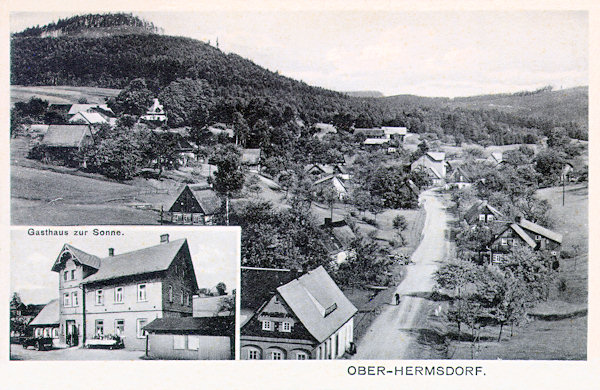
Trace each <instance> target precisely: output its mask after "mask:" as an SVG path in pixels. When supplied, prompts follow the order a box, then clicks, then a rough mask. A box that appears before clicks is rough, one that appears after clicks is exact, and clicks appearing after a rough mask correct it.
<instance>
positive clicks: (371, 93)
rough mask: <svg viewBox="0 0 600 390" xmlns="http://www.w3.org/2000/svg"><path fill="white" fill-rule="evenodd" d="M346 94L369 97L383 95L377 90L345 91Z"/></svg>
mask: <svg viewBox="0 0 600 390" xmlns="http://www.w3.org/2000/svg"><path fill="white" fill-rule="evenodd" d="M344 93H345V94H346V95H348V96H354V97H371V98H380V97H383V96H384V95H383V93H381V92H379V91H346V92H344Z"/></svg>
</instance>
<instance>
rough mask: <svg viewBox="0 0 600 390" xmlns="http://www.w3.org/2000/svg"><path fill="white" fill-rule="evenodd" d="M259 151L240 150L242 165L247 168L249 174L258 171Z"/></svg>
mask: <svg viewBox="0 0 600 390" xmlns="http://www.w3.org/2000/svg"><path fill="white" fill-rule="evenodd" d="M260 158H261V152H260V149H244V150H242V165H244V166H245V167H247V168H248V170H249V171H251V172H259V171H260Z"/></svg>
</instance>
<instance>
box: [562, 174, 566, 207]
mask: <svg viewBox="0 0 600 390" xmlns="http://www.w3.org/2000/svg"><path fill="white" fill-rule="evenodd" d="M565 177H566V175H565V174H563V175H562V187H563V190H562V205H563V207H564V206H565Z"/></svg>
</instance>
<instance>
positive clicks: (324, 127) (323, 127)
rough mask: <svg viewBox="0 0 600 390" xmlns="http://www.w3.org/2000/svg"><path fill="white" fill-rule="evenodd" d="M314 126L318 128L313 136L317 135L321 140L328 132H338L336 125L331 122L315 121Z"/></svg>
mask: <svg viewBox="0 0 600 390" xmlns="http://www.w3.org/2000/svg"><path fill="white" fill-rule="evenodd" d="M313 127H314V128H315V130H316V133H315V134H314V135H313V137H316V138H318V139H319V140H322V139H323V138H324V137H325V136H326V135H327V134H336V133H337V129H336V128H335V126H334V125H332V124H329V123H315V124H314V125H313Z"/></svg>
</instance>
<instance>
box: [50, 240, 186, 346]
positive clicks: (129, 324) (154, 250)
mask: <svg viewBox="0 0 600 390" xmlns="http://www.w3.org/2000/svg"><path fill="white" fill-rule="evenodd" d="M52 271H54V272H57V273H58V275H59V339H60V342H61V343H64V344H68V345H71V346H74V345H86V342H88V341H89V340H94V339H103V338H106V337H112V336H119V337H120V338H121V339H122V340H123V342H124V345H125V348H126V349H132V350H144V348H145V345H146V335H145V333H144V330H143V328H144V326H146V325H147V324H149V323H150V322H152V321H153V320H154V319H156V318H163V317H187V316H191V315H192V296H193V295H194V294H195V293H196V291H197V290H198V285H197V283H196V277H195V272H194V268H193V264H192V261H191V255H190V251H189V247H188V244H187V240H185V239H182V240H175V241H173V242H169V236H168V235H167V234H165V235H162V236H161V242H160V244H159V245H156V246H153V247H149V248H144V249H140V250H137V251H133V252H127V253H124V254H120V255H115V253H114V250H113V249H112V248H109V251H108V256H107V257H103V258H100V257H98V256H95V255H91V254H88V253H85V252H84V251H82V250H80V249H77V248H75V247H73V246H71V245H69V244H65V245H64V246H63V248H62V250H61V251H60V253H59V255H58V257H57V259H56V261H55V263H54V265H53V267H52Z"/></svg>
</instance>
